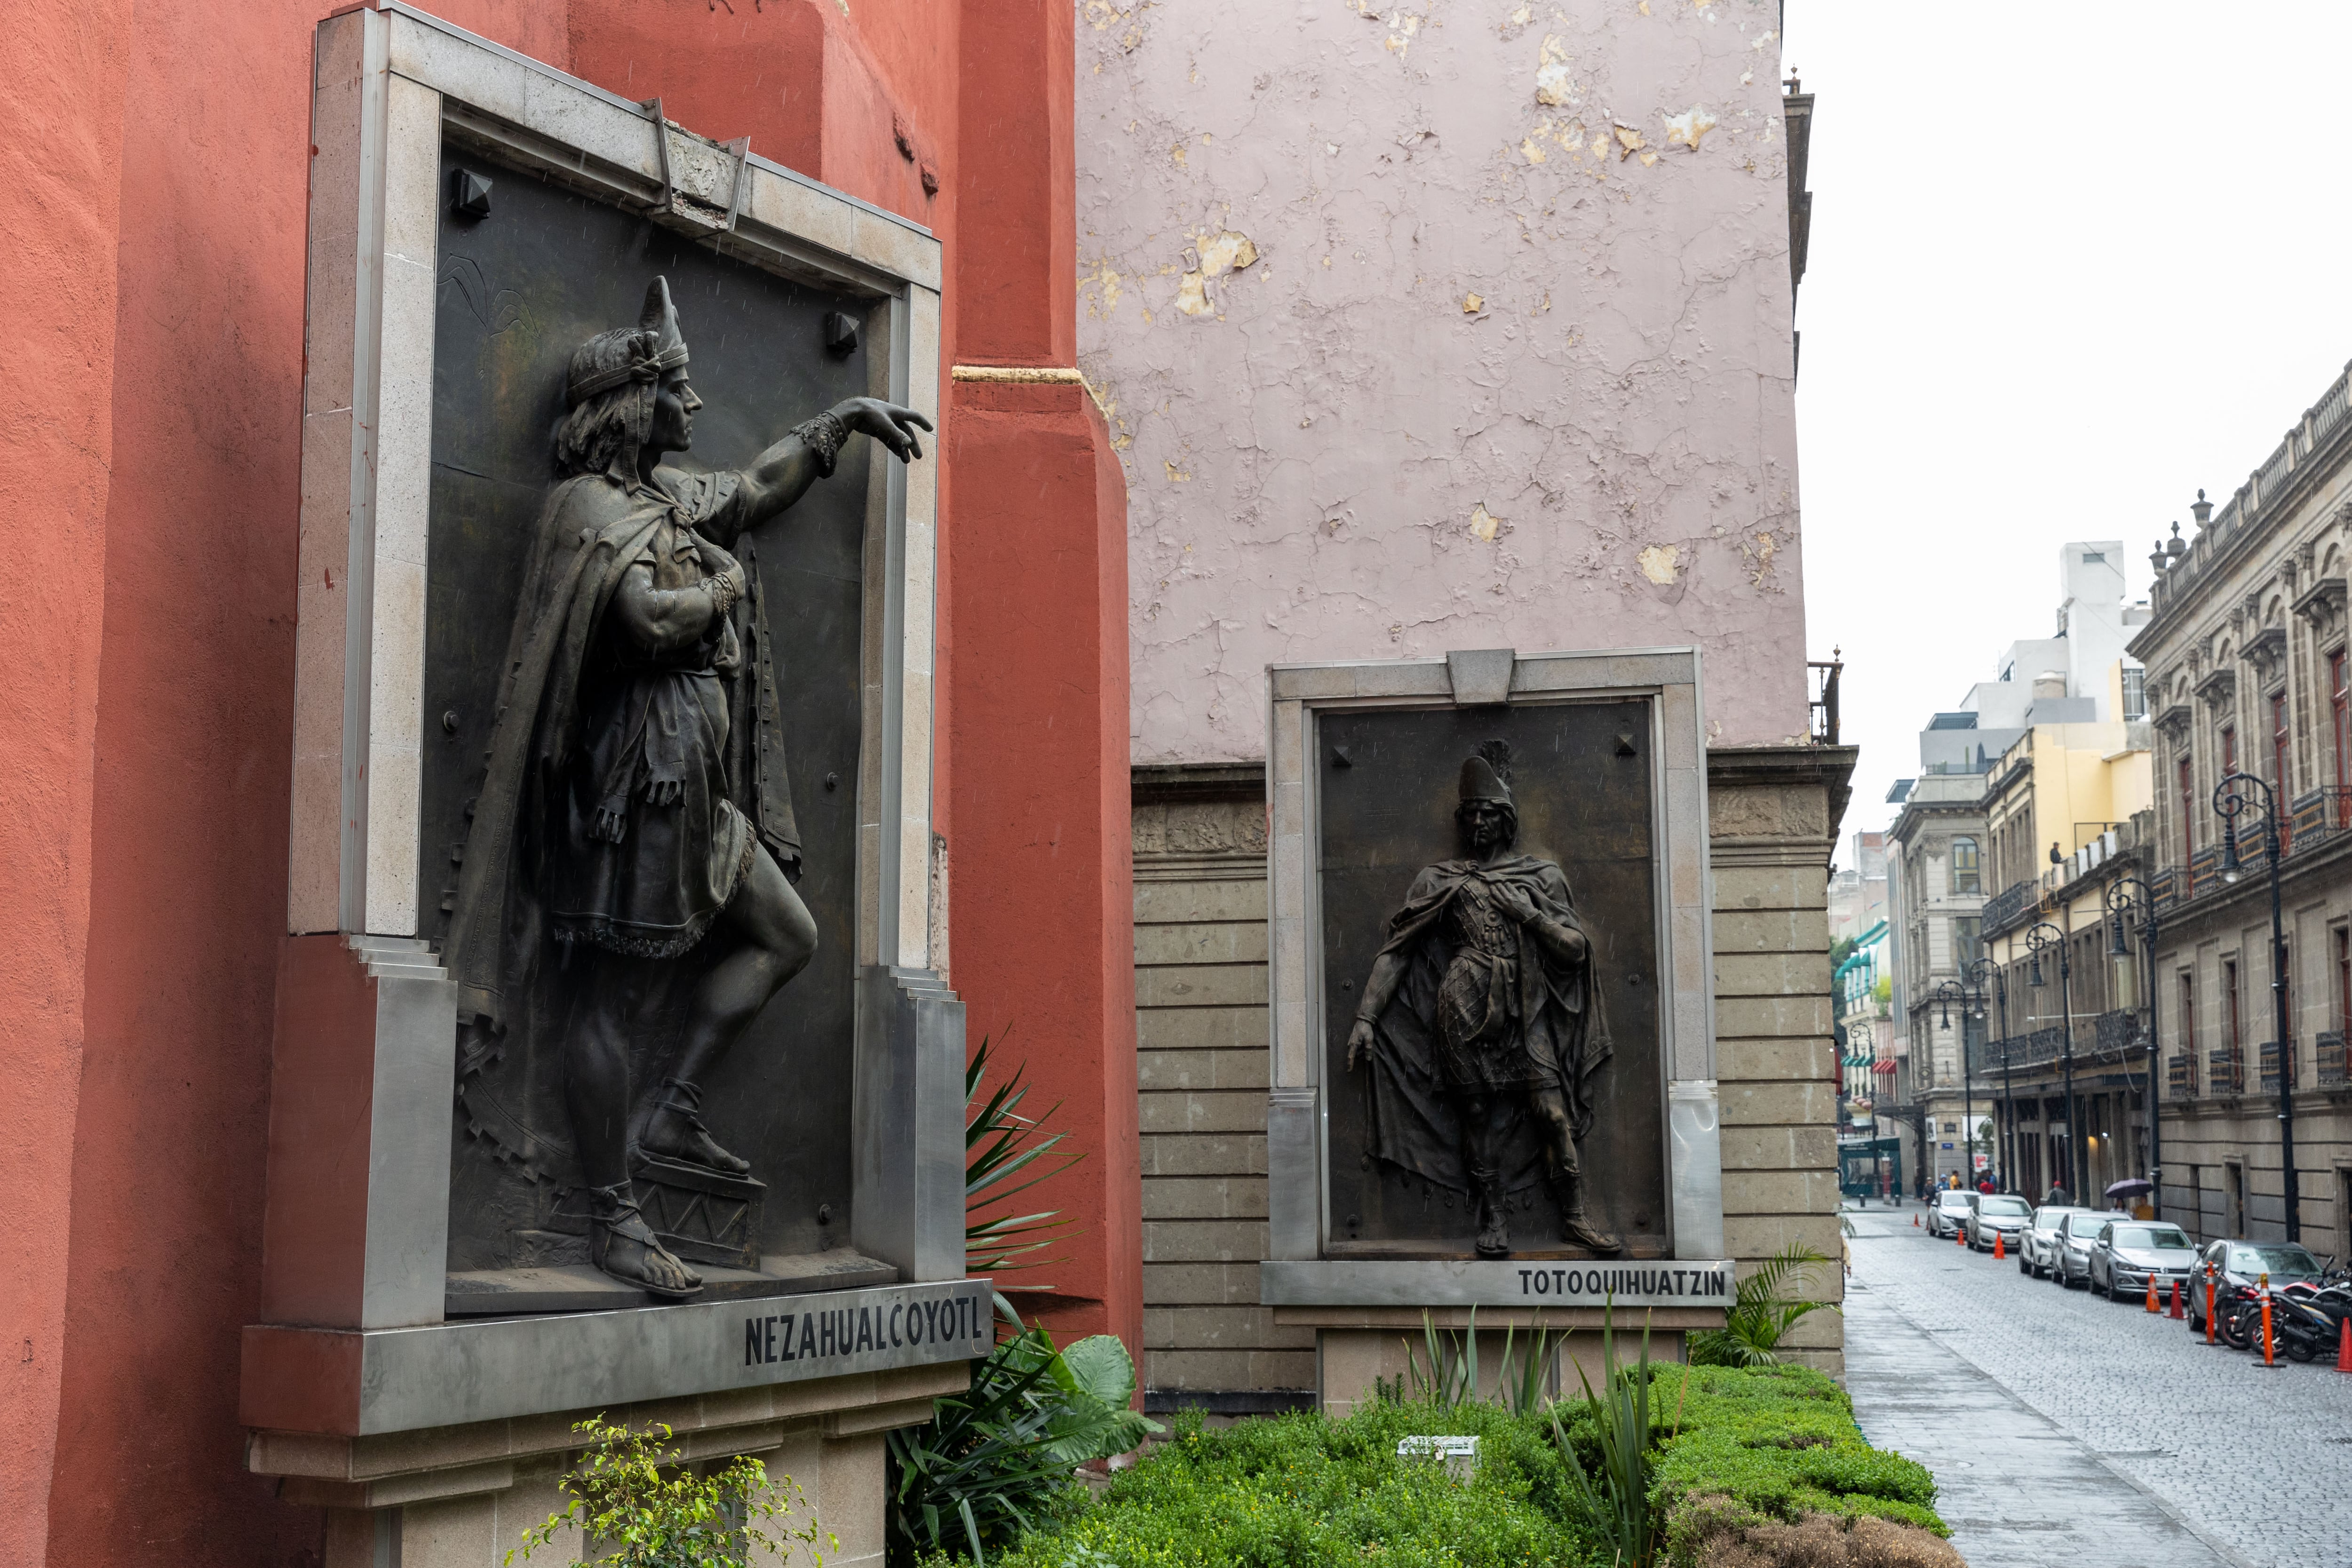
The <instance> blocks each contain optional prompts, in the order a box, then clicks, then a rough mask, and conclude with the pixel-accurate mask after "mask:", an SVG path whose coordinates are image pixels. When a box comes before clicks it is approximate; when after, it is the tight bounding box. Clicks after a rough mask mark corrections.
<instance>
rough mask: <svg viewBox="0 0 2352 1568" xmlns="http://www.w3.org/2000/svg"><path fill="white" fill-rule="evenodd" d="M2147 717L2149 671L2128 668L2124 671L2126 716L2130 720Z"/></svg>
mask: <svg viewBox="0 0 2352 1568" xmlns="http://www.w3.org/2000/svg"><path fill="white" fill-rule="evenodd" d="M2124 718H2125V719H2126V720H2127V721H2128V720H2133V719H2145V718H2147V671H2146V670H2144V669H2126V670H2125V671H2124Z"/></svg>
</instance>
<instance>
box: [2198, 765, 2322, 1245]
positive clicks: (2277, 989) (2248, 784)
mask: <svg viewBox="0 0 2352 1568" xmlns="http://www.w3.org/2000/svg"><path fill="white" fill-rule="evenodd" d="M2257 794H2259V795H2261V797H2262V800H2261V811H2262V817H2263V826H2262V834H2263V857H2264V858H2266V859H2267V860H2268V861H2269V862H2270V875H2271V1033H2272V1035H2273V1037H2274V1038H2275V1042H2276V1045H2275V1048H2276V1050H2277V1051H2278V1091H2279V1109H2278V1120H2279V1172H2280V1174H2281V1175H2282V1176H2284V1178H2285V1186H2286V1192H2285V1197H2286V1238H2287V1240H2289V1241H2301V1240H2302V1239H2303V1219H2302V1215H2301V1214H2300V1212H2299V1211H2300V1210H2301V1209H2302V1207H2303V1203H2302V1197H2303V1194H2302V1192H2301V1191H2300V1189H2299V1187H2298V1185H2297V1184H2296V1182H2295V1177H2294V1073H2292V1072H2290V1071H2288V1070H2287V1069H2288V1067H2289V1065H2290V1064H2289V1062H2288V1058H2287V1016H2286V1015H2287V1005H2286V926H2285V922H2284V919H2283V917H2282V916H2281V915H2280V912H2279V830H2278V796H2277V795H2274V794H2273V793H2272V790H2271V786H2270V785H2268V784H2264V783H2263V781H2262V780H2260V779H2258V778H2256V777H2255V776H2254V775H2253V774H2252V773H2231V774H2230V775H2229V776H2228V777H2226V778H2224V779H2222V781H2221V783H2220V784H2215V785H2214V786H2213V809H2214V810H2215V811H2216V812H2218V813H2220V814H2221V880H2223V881H2224V882H2235V881H2236V880H2238V879H2239V878H2240V877H2241V876H2242V875H2243V874H2244V873H2243V872H2242V870H2241V869H2240V868H2239V865H2238V818H2239V817H2240V816H2243V815H2244V814H2245V813H2247V812H2248V811H2251V810H2253V809H2255V804H2256V803H2255V801H2254V799H2253V796H2254V795H2257ZM2239 1070H2240V1071H2243V1070H2244V1068H2243V1065H2242V1064H2241V1066H2240V1068H2239Z"/></svg>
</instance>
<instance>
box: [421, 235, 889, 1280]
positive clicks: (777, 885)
mask: <svg viewBox="0 0 2352 1568" xmlns="http://www.w3.org/2000/svg"><path fill="white" fill-rule="evenodd" d="M686 363H687V349H686V342H685V340H684V338H683V337H682V336H681V335H680V334H679V331H678V324H677V310H676V308H675V307H674V306H673V305H672V304H671V302H670V294H669V283H668V280H667V279H663V278H656V279H654V280H653V283H652V285H651V286H650V287H649V288H647V289H646V303H645V312H644V315H643V317H642V319H641V320H640V321H638V323H637V325H636V326H635V328H623V329H618V330H615V331H607V332H601V333H599V334H598V335H596V336H595V337H593V338H591V339H589V340H588V341H587V342H584V343H583V344H581V345H580V347H579V348H578V349H577V350H575V351H574V352H573V353H572V362H571V365H570V368H569V371H568V374H567V375H566V377H565V385H564V407H565V409H566V412H565V414H564V415H563V416H562V418H561V419H560V420H559V421H558V422H557V424H556V427H555V462H556V467H557V468H558V470H559V471H560V473H561V474H562V476H563V477H562V479H560V480H559V481H558V483H557V484H556V486H555V488H554V489H552V490H551V491H550V492H549V493H548V497H547V501H546V504H545V506H544V508H543V509H542V510H541V513H540V521H539V525H538V531H537V534H536V537H535V539H534V540H533V542H532V548H531V553H530V565H529V567H528V569H527V571H526V574H525V576H524V581H523V585H522V594H521V597H520V605H519V607H518V608H517V610H516V614H515V624H514V628H513V630H512V632H511V634H510V635H509V639H508V644H507V658H506V662H505V664H504V666H503V667H502V668H501V671H500V677H499V699H498V710H497V720H496V725H495V728H494V729H493V731H492V732H491V736H490V746H489V772H488V778H487V779H486V781H485V782H484V784H483V787H482V793H481V795H480V797H479V799H478V802H477V804H476V805H475V808H474V816H473V823H472V826H470V828H469V829H468V830H467V838H466V851H465V858H464V861H463V865H462V871H461V877H460V880H459V882H458V888H457V903H456V906H455V908H454V910H453V911H452V920H451V922H450V927H449V935H448V941H447V943H446V950H445V952H446V962H447V963H448V965H449V968H450V971H451V973H452V974H453V975H454V976H455V977H456V980H457V986H458V1013H459V1016H460V1017H461V1018H469V1019H473V1020H477V1021H478V1026H488V1027H491V1028H499V1027H503V1026H504V1024H505V1022H506V1019H507V1017H508V1015H509V1010H510V1009H511V1008H512V1007H514V1006H515V1005H517V1003H518V1001H519V999H520V997H521V996H522V995H523V994H525V992H526V991H527V990H528V988H529V987H530V984H531V981H532V976H533V975H534V973H535V972H536V970H537V968H538V966H539V964H540V963H541V960H542V958H544V957H547V956H549V954H548V950H547V947H546V944H547V942H549V941H550V940H551V941H552V942H554V943H555V944H557V945H556V948H555V950H554V962H556V963H560V964H561V965H562V969H563V971H564V973H565V978H566V980H567V981H568V982H569V984H567V985H566V987H565V989H566V990H568V992H569V994H570V997H569V1007H570V1011H569V1016H568V1019H567V1020H566V1022H565V1024H564V1026H563V1041H564V1044H563V1047H562V1050H563V1075H562V1076H563V1100H564V1109H565V1112H566V1115H567V1117H568V1120H569V1121H570V1123H571V1131H572V1144H573V1148H574V1151H575V1152H576V1153H577V1155H578V1158H579V1163H580V1168H581V1173H582V1176H583V1180H584V1182H585V1184H586V1185H587V1188H588V1198H589V1204H590V1212H589V1216H588V1218H589V1252H590V1257H591V1258H593V1261H594V1262H595V1264H596V1266H597V1267H598V1268H602V1269H603V1270H604V1272H605V1273H607V1274H609V1275H611V1276H613V1277H614V1279H620V1280H623V1281H625V1282H626V1283H628V1284H631V1285H635V1286H636V1287H638V1288H640V1289H645V1290H647V1291H650V1292H652V1293H654V1294H656V1295H659V1296H667V1297H685V1296H690V1295H693V1294H694V1293H695V1292H697V1291H698V1290H699V1289H701V1288H702V1279H701V1277H700V1276H699V1275H698V1274H696V1273H695V1272H694V1271H693V1270H692V1269H690V1268H688V1267H687V1266H686V1265H685V1264H684V1263H683V1262H681V1261H679V1259H678V1258H677V1257H676V1256H675V1255H673V1254H672V1253H671V1252H670V1251H669V1250H668V1248H667V1247H664V1246H663V1245H662V1244H661V1243H660V1242H659V1241H658V1240H657V1239H656V1237H655V1236H654V1233H653V1231H652V1229H651V1228H650V1227H649V1226H647V1225H646V1222H645V1220H644V1218H643V1216H642V1215H640V1213H639V1212H638V1206H637V1202H636V1198H635V1192H634V1188H633V1185H632V1178H631V1171H632V1168H633V1165H635V1163H637V1162H639V1161H640V1160H642V1159H644V1158H646V1157H658V1158H660V1159H664V1160H668V1161H674V1162H678V1163H685V1164H688V1165H694V1166H699V1167H701V1168H703V1169H706V1170H709V1171H713V1172H717V1173H720V1174H722V1175H727V1176H734V1177H743V1176H747V1175H748V1174H749V1173H750V1171H751V1166H750V1163H748V1162H746V1161H744V1160H741V1159H739V1158H737V1157H736V1156H735V1155H733V1154H730V1153H729V1152H727V1151H726V1150H725V1149H722V1148H720V1147H719V1144H718V1143H717V1142H715V1141H714V1140H713V1139H712V1138H711V1136H710V1131H709V1128H708V1127H706V1126H705V1125H704V1124H703V1121H702V1118H701V1115H700V1107H701V1098H702V1089H701V1087H700V1086H701V1084H702V1082H703V1081H704V1079H705V1078H706V1076H707V1075H708V1074H709V1072H710V1071H711V1069H712V1068H715V1067H717V1066H718V1064H719V1062H720V1060H722V1059H723V1058H725V1056H726V1054H727V1051H728V1048H729V1047H730V1046H732V1045H733V1044H734V1043H735V1041H736V1039H737V1038H738V1037H740V1035H741V1034H742V1033H743V1031H744V1029H745V1028H746V1027H748V1026H750V1024H751V1021H752V1019H753V1018H754V1017H756V1016H758V1015H759V1012H760V1010H761V1007H763V1006H764V1005H766V1004H767V1002H768V1000H769V998H771V997H772V996H773V995H775V994H776V993H777V992H778V991H779V990H781V989H782V987H783V985H784V984H785V983H786V982H788V981H789V980H791V979H792V978H793V975H795V974H797V973H800V972H801V970H802V969H803V968H804V967H805V966H806V965H807V963H808V962H809V960H810V958H811V957H813V956H814V953H815V952H816V924H815V922H814V921H813V920H812V919H811V918H810V916H809V912H808V910H807V908H806V907H805V906H804V905H803V903H802V902H801V899H800V895H799V894H798V893H797V892H795V891H794V890H793V881H794V880H796V879H797V878H798V875H799V870H800V861H801V844H800V834H799V829H798V828H797V826H795V825H794V822H793V808H792V795H791V791H790V789H789V788H788V785H787V780H786V775H785V766H784V763H785V759H784V744H783V742H784V737H783V735H782V723H781V721H780V718H779V710H778V703H777V693H776V669H775V658H774V654H775V650H774V648H773V647H772V643H771V641H770V638H769V633H768V626H767V617H766V613H765V609H764V606H763V604H762V601H761V594H760V586H759V578H758V574H757V570H756V566H757V563H756V561H755V560H754V559H753V556H752V551H751V540H750V539H749V538H748V537H747V536H746V531H747V530H749V529H751V528H754V527H756V526H757V525H759V524H760V523H761V522H764V521H767V520H769V519H770V518H772V517H774V516H776V515H777V514H778V513H780V512H782V511H783V510H785V509H786V508H788V507H790V506H792V505H793V502H794V501H796V500H799V499H800V498H801V496H802V494H803V492H805V491H806V490H807V489H808V488H809V487H810V486H811V485H812V484H814V483H815V482H816V481H817V480H818V479H828V478H830V477H832V474H833V471H834V466H835V461H836V460H837V458H839V455H840V452H841V448H842V447H843V445H844V444H845V442H846V441H847V440H848V438H849V437H851V436H852V435H854V434H857V433H860V432H862V433H864V434H866V435H868V436H871V437H874V438H875V439H876V440H877V441H880V442H881V443H882V444H883V445H884V446H885V447H888V448H889V449H890V451H891V452H892V453H893V454H894V455H895V456H897V457H898V458H899V459H900V460H901V461H902V462H911V461H912V460H914V459H915V458H919V457H921V456H922V455H923V452H922V446H921V443H920V441H919V438H918V437H916V435H915V431H916V429H917V428H918V427H919V428H921V429H924V430H929V428H931V425H930V421H929V420H928V419H926V418H924V417H923V416H921V415H920V414H918V413H916V412H915V411H914V410H913V409H910V408H901V407H899V406H898V405H895V404H889V403H883V402H878V401H877V400H875V399H873V398H866V397H855V398H851V399H849V400H847V401H845V402H844V403H841V404H838V405H835V407H833V408H832V409H830V410H828V411H827V412H825V413H823V414H820V415H818V416H816V417H815V418H814V419H811V420H809V421H808V422H807V423H805V424H803V425H801V426H798V427H796V428H795V429H793V431H792V432H791V433H790V434H789V435H787V436H785V437H784V438H783V439H782V440H781V441H779V442H777V443H776V444H775V445H774V446H772V447H769V448H768V449H767V450H766V451H764V452H762V453H761V455H760V457H759V458H758V459H757V460H756V461H754V462H753V463H752V464H751V466H750V467H749V468H743V469H741V470H739V471H734V472H722V473H705V474H694V473H688V472H685V471H683V470H681V469H677V468H665V467H662V466H661V458H662V457H663V455H664V454H665V453H668V452H682V451H685V450H687V449H688V447H690V446H691V445H692V441H693V426H694V413H695V410H696V409H698V408H699V407H701V406H702V400H701V399H700V398H698V397H697V396H696V395H695V394H694V389H693V388H692V387H691V386H690V385H688V382H687V374H686ZM732 548H740V550H741V552H742V555H743V559H742V560H740V561H739V560H738V559H737V558H736V557H735V556H734V555H732V554H730V549H732ZM624 959H637V960H651V961H655V964H654V967H655V968H656V969H659V968H663V967H667V966H683V965H686V964H688V963H691V964H692V965H693V974H692V977H691V980H690V988H689V992H688V1006H687V1010H686V1018H685V1027H684V1030H683V1034H682V1036H681V1037H680V1040H679V1042H678V1045H677V1051H676V1054H675V1056H674V1057H673V1058H671V1060H670V1062H669V1064H668V1065H669V1070H668V1072H667V1075H666V1076H664V1077H663V1079H662V1080H661V1083H660V1086H659V1089H657V1090H656V1092H653V1093H651V1094H647V1095H639V1094H637V1093H635V1091H634V1090H633V1089H632V1086H631V1084H630V1081H629V1079H630V1073H629V1051H628V1047H629V1042H630V1039H631V1037H632V1035H633V1034H635V1033H638V1032H640V1031H642V1030H643V1029H645V1028H646V1026H647V1020H648V1016H649V1014H650V1012H651V1011H652V1010H653V1008H654V1006H655V1005H656V1001H657V996H656V995H655V993H657V992H658V990H659V986H658V984H657V976H656V977H655V978H653V979H649V978H648V967H647V966H646V965H644V964H638V965H631V964H629V963H625V962H621V961H620V960H624Z"/></svg>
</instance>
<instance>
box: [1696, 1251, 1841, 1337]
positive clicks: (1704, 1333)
mask: <svg viewBox="0 0 2352 1568" xmlns="http://www.w3.org/2000/svg"><path fill="white" fill-rule="evenodd" d="M1828 1261H1829V1259H1828V1258H1824V1257H1822V1255H1821V1254H1820V1253H1818V1252H1815V1251H1814V1250H1813V1249H1812V1248H1811V1247H1783V1248H1781V1249H1780V1251H1779V1252H1776V1253H1774V1254H1773V1255H1772V1256H1771V1257H1769V1258H1766V1259H1765V1260H1764V1261H1763V1262H1762V1263H1761V1264H1760V1265H1759V1266H1758V1268H1757V1269H1756V1272H1755V1273H1753V1274H1750V1275H1749V1276H1748V1278H1747V1279H1742V1280H1741V1281H1740V1282H1739V1288H1738V1290H1737V1291H1736V1292H1735V1293H1734V1294H1733V1297H1732V1302H1731V1310H1729V1311H1728V1312H1727V1313H1725V1314H1724V1320H1723V1327H1721V1328H1719V1329H1702V1330H1700V1331H1698V1332H1696V1333H1695V1334H1693V1335H1691V1337H1690V1359H1691V1363H1692V1364H1693V1365H1696V1366H1771V1365H1774V1364H1776V1363H1778V1362H1779V1361H1780V1341H1781V1339H1782V1338H1783V1337H1785V1336H1786V1335H1787V1333H1788V1331H1790V1329H1792V1328H1794V1327H1796V1325H1797V1323H1798V1321H1800V1320H1801V1319H1802V1318H1804V1317H1805V1316H1806V1315H1807V1314H1808V1313H1811V1312H1818V1311H1821V1310H1823V1309H1825V1308H1826V1309H1827V1310H1830V1311H1832V1312H1834V1311H1836V1310H1838V1309H1837V1307H1836V1305H1835V1304H1834V1303H1833V1302H1829V1301H1807V1300H1801V1299H1799V1298H1797V1297H1793V1296H1784V1295H1782V1294H1781V1293H1780V1288H1781V1287H1782V1286H1783V1285H1786V1284H1789V1283H1790V1282H1791V1281H1792V1280H1794V1281H1795V1282H1796V1283H1797V1284H1800V1285H1801V1284H1802V1283H1803V1275H1804V1272H1805V1270H1807V1269H1809V1268H1812V1267H1813V1266H1814V1265H1815V1264H1821V1263H1827V1262H1828Z"/></svg>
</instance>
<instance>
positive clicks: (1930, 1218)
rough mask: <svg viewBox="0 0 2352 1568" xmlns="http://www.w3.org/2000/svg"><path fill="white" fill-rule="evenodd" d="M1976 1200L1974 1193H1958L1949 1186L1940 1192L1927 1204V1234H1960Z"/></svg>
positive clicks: (1947, 1236) (1951, 1235) (1938, 1235)
mask: <svg viewBox="0 0 2352 1568" xmlns="http://www.w3.org/2000/svg"><path fill="white" fill-rule="evenodd" d="M1976 1201H1977V1194H1974V1193H1956V1192H1953V1191H1952V1190H1951V1189H1950V1188H1948V1187H1947V1188H1945V1189H1944V1190H1943V1191H1941V1192H1938V1193H1937V1194H1936V1195H1935V1197H1934V1198H1933V1199H1931V1200H1929V1202H1928V1205H1927V1234H1928V1235H1929V1236H1934V1237H1946V1238H1949V1237H1955V1236H1958V1235H1959V1233H1960V1226H1961V1225H1962V1224H1963V1223H1964V1222H1965V1221H1966V1220H1967V1219H1968V1217H1969V1208H1970V1207H1972V1206H1973V1205H1975V1203H1976Z"/></svg>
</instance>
